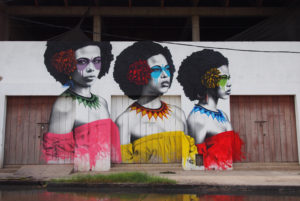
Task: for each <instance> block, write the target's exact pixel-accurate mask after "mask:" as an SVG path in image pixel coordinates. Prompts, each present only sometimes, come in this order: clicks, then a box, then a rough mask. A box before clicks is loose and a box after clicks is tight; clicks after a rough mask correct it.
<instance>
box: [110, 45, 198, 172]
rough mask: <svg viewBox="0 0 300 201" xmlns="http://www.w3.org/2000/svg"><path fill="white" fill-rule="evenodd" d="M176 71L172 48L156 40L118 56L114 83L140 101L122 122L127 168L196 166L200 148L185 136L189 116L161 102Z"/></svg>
mask: <svg viewBox="0 0 300 201" xmlns="http://www.w3.org/2000/svg"><path fill="white" fill-rule="evenodd" d="M174 71H175V68H174V64H173V61H172V56H171V53H170V51H169V49H168V48H167V47H163V46H161V45H160V44H158V43H154V42H150V41H142V42H136V43H134V44H133V45H131V46H129V47H127V48H126V49H125V50H123V51H122V52H121V53H120V55H119V56H118V57H117V59H116V63H115V67H114V79H115V81H116V82H117V83H118V84H119V86H120V88H121V90H122V91H123V92H124V93H125V95H127V96H128V97H129V98H131V99H133V100H136V101H135V102H134V103H133V104H132V105H130V106H129V107H128V108H127V109H126V110H125V111H124V112H123V113H122V114H120V115H119V116H118V118H117V119H116V124H117V125H118V127H119V131H120V142H121V153H122V161H123V162H124V163H176V162H181V161H182V163H183V167H187V166H188V165H187V162H188V163H189V164H194V161H195V160H194V159H195V158H194V157H195V153H196V152H197V148H196V146H195V145H194V142H193V138H191V137H189V136H188V135H186V134H185V133H186V130H187V127H186V119H185V115H184V113H183V111H182V110H181V109H180V108H179V107H177V106H174V105H170V104H167V103H165V102H163V101H161V96H162V95H163V94H164V93H166V92H167V91H168V89H169V88H170V86H171V84H172V80H173V74H174Z"/></svg>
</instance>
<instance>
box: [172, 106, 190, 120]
mask: <svg viewBox="0 0 300 201" xmlns="http://www.w3.org/2000/svg"><path fill="white" fill-rule="evenodd" d="M168 106H169V108H170V110H171V111H172V113H175V114H176V115H177V116H179V115H180V116H181V117H182V118H184V119H186V118H185V113H184V111H183V110H182V109H181V108H180V107H178V106H176V105H170V104H168Z"/></svg>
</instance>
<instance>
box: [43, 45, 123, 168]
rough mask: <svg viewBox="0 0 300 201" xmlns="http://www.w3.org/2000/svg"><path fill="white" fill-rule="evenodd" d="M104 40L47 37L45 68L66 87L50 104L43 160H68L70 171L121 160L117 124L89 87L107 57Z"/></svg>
mask: <svg viewBox="0 0 300 201" xmlns="http://www.w3.org/2000/svg"><path fill="white" fill-rule="evenodd" d="M111 49H112V47H111V44H110V43H108V42H103V43H95V42H79V43H70V42H48V43H47V49H46V51H45V54H44V57H45V65H46V67H47V70H48V72H49V73H50V74H51V75H52V76H53V77H54V78H55V79H56V80H57V81H58V82H60V83H61V84H62V85H64V86H65V87H68V89H67V90H65V91H64V92H63V93H62V94H61V95H60V96H59V97H58V98H57V100H56V102H55V103H54V105H53V108H52V113H51V117H50V123H49V132H48V133H46V134H45V135H44V139H43V140H44V141H43V151H44V155H45V159H46V161H47V162H48V163H68V162H69V163H74V169H75V171H88V170H96V171H100V170H108V169H109V168H110V163H111V160H112V161H113V162H120V161H121V154H120V140H119V133H118V128H117V127H116V125H115V124H114V123H113V122H112V121H111V119H110V116H109V112H108V108H107V103H106V101H105V100H104V99H103V98H101V97H100V96H97V95H95V94H92V93H91V87H92V85H93V84H94V82H95V80H96V79H97V78H99V79H100V78H101V77H103V76H104V75H105V74H106V73H107V72H108V70H109V67H110V63H111V61H112V60H113V55H112V54H111Z"/></svg>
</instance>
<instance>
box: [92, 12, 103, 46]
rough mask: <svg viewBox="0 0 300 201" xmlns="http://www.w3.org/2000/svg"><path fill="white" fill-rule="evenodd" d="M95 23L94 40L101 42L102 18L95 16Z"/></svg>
mask: <svg viewBox="0 0 300 201" xmlns="http://www.w3.org/2000/svg"><path fill="white" fill-rule="evenodd" d="M93 21H94V24H93V32H94V33H93V40H94V41H101V16H99V15H94V19H93Z"/></svg>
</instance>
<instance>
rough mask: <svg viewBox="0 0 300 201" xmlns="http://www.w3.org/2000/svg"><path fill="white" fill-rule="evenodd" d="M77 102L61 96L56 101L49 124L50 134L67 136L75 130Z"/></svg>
mask: <svg viewBox="0 0 300 201" xmlns="http://www.w3.org/2000/svg"><path fill="white" fill-rule="evenodd" d="M75 108H76V102H75V101H73V100H72V98H71V97H64V96H60V97H58V98H57V100H56V101H55V103H54V105H53V108H52V112H51V117H50V123H49V132H50V133H55V134H65V133H69V132H71V131H72V130H73V126H74V122H75V112H76V110H75Z"/></svg>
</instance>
